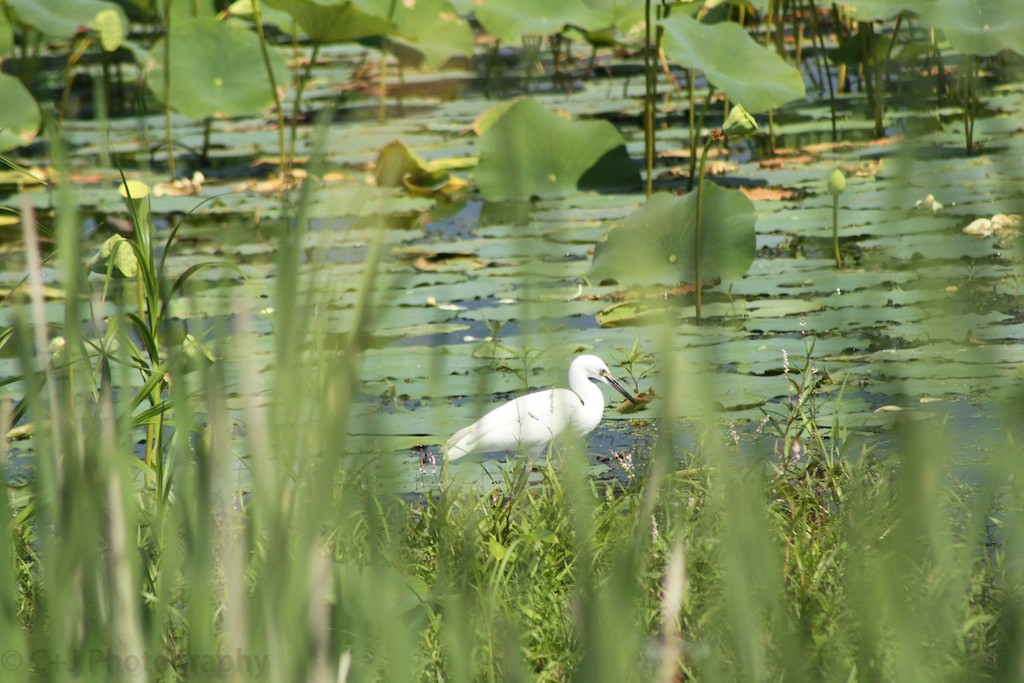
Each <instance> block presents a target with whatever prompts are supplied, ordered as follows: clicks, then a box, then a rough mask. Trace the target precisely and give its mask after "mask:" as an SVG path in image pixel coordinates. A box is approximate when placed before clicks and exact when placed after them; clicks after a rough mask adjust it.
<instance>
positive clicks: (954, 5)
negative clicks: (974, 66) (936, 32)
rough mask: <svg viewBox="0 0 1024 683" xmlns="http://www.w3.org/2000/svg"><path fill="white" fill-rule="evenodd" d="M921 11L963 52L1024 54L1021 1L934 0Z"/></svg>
mask: <svg viewBox="0 0 1024 683" xmlns="http://www.w3.org/2000/svg"><path fill="white" fill-rule="evenodd" d="M921 14H922V17H923V18H924V20H925V22H926V23H928V24H930V25H931V26H933V27H934V28H938V29H941V30H942V32H943V33H944V34H945V35H946V38H947V39H948V40H949V42H950V44H951V45H952V46H953V47H954V48H955V49H956V50H957V51H958V52H962V53H963V54H967V55H979V56H981V57H991V56H992V55H995V54H998V53H999V52H1002V51H1003V50H1012V51H1013V52H1016V53H1017V54H1019V55H1024V5H1022V4H1021V3H1020V2H1019V0H1018V1H1017V2H1013V1H1011V0H934V1H933V2H929V3H927V4H926V5H925V10H924V11H923V12H922V13H921Z"/></svg>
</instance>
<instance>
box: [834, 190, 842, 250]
mask: <svg viewBox="0 0 1024 683" xmlns="http://www.w3.org/2000/svg"><path fill="white" fill-rule="evenodd" d="M832 252H833V253H834V254H835V257H836V268H841V267H842V265H843V259H842V257H841V256H840V255H839V195H835V196H833V197H832Z"/></svg>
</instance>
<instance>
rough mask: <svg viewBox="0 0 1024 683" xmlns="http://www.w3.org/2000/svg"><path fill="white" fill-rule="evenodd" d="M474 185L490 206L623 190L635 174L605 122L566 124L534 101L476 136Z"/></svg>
mask: <svg viewBox="0 0 1024 683" xmlns="http://www.w3.org/2000/svg"><path fill="white" fill-rule="evenodd" d="M478 147H479V148H480V164H479V165H478V166H477V169H476V178H477V183H478V184H479V186H480V192H481V194H483V196H484V199H486V200H487V201H489V202H501V201H509V200H513V199H530V198H532V197H541V198H544V197H560V196H564V195H567V194H570V193H573V192H576V191H577V190H600V191H611V190H627V189H633V188H636V187H638V186H639V184H640V172H639V169H638V168H637V166H636V164H635V163H634V162H633V161H632V160H631V159H630V158H629V154H628V153H627V152H626V145H625V140H624V139H623V137H622V134H621V133H619V131H618V130H617V129H616V128H615V126H613V125H612V124H610V123H608V122H607V121H566V120H565V119H563V118H562V117H561V116H559V115H558V114H556V113H554V112H552V111H550V110H548V109H545V108H544V107H542V106H541V105H540V104H538V103H537V102H536V101H535V100H533V99H531V98H525V99H522V100H520V101H519V102H516V103H515V104H514V105H513V106H512V107H510V108H509V110H508V111H507V112H505V114H504V115H503V116H502V117H501V118H500V119H498V120H497V121H496V122H494V124H493V125H492V126H491V127H490V128H489V129H488V130H487V132H486V133H484V135H483V136H481V138H480V141H479V143H478Z"/></svg>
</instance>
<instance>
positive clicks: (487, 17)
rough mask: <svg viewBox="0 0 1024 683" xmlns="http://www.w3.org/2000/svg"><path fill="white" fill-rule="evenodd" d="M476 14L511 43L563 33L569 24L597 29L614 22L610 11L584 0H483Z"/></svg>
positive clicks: (479, 3)
mask: <svg viewBox="0 0 1024 683" xmlns="http://www.w3.org/2000/svg"><path fill="white" fill-rule="evenodd" d="M473 13H474V14H475V15H476V18H477V19H478V20H479V21H480V23H481V24H483V26H484V29H486V31H487V32H488V33H490V34H491V35H493V36H495V37H496V38H498V39H499V40H502V41H505V42H507V43H517V42H519V40H520V38H521V37H522V36H524V35H541V36H546V35H551V34H553V33H559V32H560V31H561V30H562V29H563V28H565V25H566V24H572V25H574V26H578V27H579V28H582V29H584V30H586V31H597V30H600V29H604V28H608V26H609V25H611V24H612V22H613V18H612V15H611V14H610V13H609V12H607V11H598V10H595V9H592V8H591V7H589V6H587V4H586V3H585V2H584V1H583V0H557V1H554V2H553V1H552V0H480V2H477V3H474V5H473Z"/></svg>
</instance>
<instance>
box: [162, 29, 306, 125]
mask: <svg viewBox="0 0 1024 683" xmlns="http://www.w3.org/2000/svg"><path fill="white" fill-rule="evenodd" d="M166 40H170V41H171V49H170V56H171V60H170V69H169V71H170V98H169V100H170V101H169V102H167V103H166V104H169V105H170V106H171V107H172V108H174V109H175V110H176V111H179V112H181V113H182V114H184V115H185V116H190V117H192V118H206V117H211V116H241V115H244V114H254V113H257V112H262V111H265V110H266V109H268V108H269V107H270V106H271V104H273V103H274V97H273V93H272V91H271V89H270V87H269V86H268V84H267V72H266V70H265V69H264V67H263V58H262V54H261V51H260V43H259V39H258V37H257V36H255V35H254V34H253V33H252V32H250V31H247V30H245V29H243V28H240V27H238V26H235V25H233V24H230V23H225V22H222V21H218V20H216V19H213V18H200V19H190V20H186V21H180V22H177V23H174V24H172V25H171V32H170V35H169V37H167V38H161V39H160V40H158V41H157V42H156V43H155V44H154V45H153V48H152V49H151V50H150V53H149V59H150V60H151V62H152V64H153V65H154V66H153V69H152V70H151V71H150V72H149V79H148V81H147V83H148V85H149V88H150V91H151V92H152V93H153V95H154V96H156V98H157V99H159V100H161V101H163V99H164V78H165V74H166V73H167V72H168V67H167V65H166V64H165V63H164V61H165V60H164V55H165V46H164V41H166ZM269 55H270V66H271V68H272V69H273V70H274V74H275V75H274V78H275V80H276V81H277V82H278V83H282V82H284V81H285V74H286V71H285V65H284V60H283V59H282V58H281V55H280V54H278V53H277V52H270V53H269Z"/></svg>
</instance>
